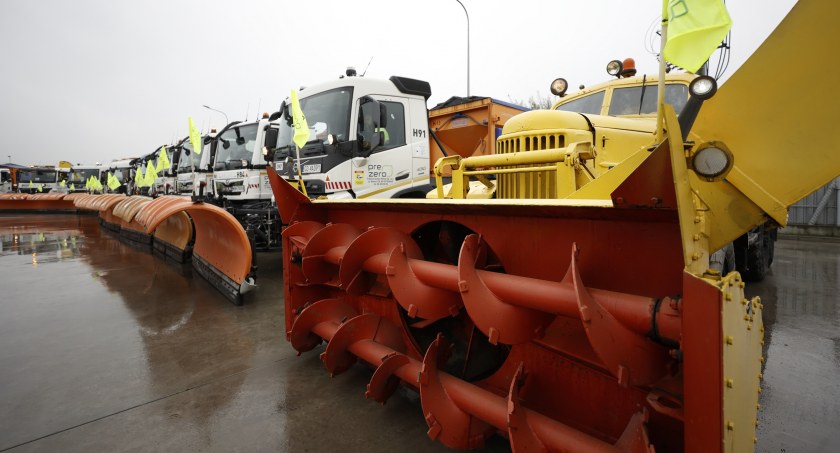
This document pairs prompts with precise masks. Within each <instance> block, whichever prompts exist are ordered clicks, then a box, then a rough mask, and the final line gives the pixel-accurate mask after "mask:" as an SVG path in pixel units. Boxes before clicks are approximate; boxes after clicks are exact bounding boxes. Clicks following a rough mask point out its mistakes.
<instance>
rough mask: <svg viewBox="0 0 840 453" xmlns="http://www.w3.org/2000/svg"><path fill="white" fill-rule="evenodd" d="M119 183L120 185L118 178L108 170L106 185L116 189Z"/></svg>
mask: <svg viewBox="0 0 840 453" xmlns="http://www.w3.org/2000/svg"><path fill="white" fill-rule="evenodd" d="M121 185H122V183H121V182H120V180H119V179H117V177H116V176H114V175H112V174H111V172H110V171H109V172H108V187H109V188H110V189H111V190H117V189H118V188H119V187H120V186H121Z"/></svg>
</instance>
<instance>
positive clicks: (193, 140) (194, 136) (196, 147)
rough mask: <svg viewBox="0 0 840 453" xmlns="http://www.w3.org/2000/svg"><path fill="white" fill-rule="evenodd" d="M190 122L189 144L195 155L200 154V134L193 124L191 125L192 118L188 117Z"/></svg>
mask: <svg viewBox="0 0 840 453" xmlns="http://www.w3.org/2000/svg"><path fill="white" fill-rule="evenodd" d="M189 120H190V144H191V145H192V148H193V151H195V154H196V155H199V154H201V132H199V131H198V128H197V127H195V123H193V120H192V117H191V116H190V117H189Z"/></svg>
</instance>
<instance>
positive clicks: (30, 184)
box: [29, 180, 32, 189]
mask: <svg viewBox="0 0 840 453" xmlns="http://www.w3.org/2000/svg"><path fill="white" fill-rule="evenodd" d="M29 188H30V189H31V188H32V180H29Z"/></svg>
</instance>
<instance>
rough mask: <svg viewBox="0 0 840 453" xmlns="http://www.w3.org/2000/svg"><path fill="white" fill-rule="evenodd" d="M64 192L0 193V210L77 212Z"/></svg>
mask: <svg viewBox="0 0 840 453" xmlns="http://www.w3.org/2000/svg"><path fill="white" fill-rule="evenodd" d="M66 196H67V194H64V193H35V194H21V193H4V194H0V212H75V211H76V207H75V205H74V204H73V200H72V199H66Z"/></svg>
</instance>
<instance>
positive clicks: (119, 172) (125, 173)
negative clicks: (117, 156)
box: [111, 167, 131, 182]
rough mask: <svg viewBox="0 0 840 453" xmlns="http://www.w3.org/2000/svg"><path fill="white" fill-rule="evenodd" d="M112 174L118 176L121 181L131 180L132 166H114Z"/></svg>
mask: <svg viewBox="0 0 840 453" xmlns="http://www.w3.org/2000/svg"><path fill="white" fill-rule="evenodd" d="M111 174H113V175H114V176H116V177H117V180H118V181H119V182H126V181H129V180H131V167H123V168H112V169H111Z"/></svg>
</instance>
